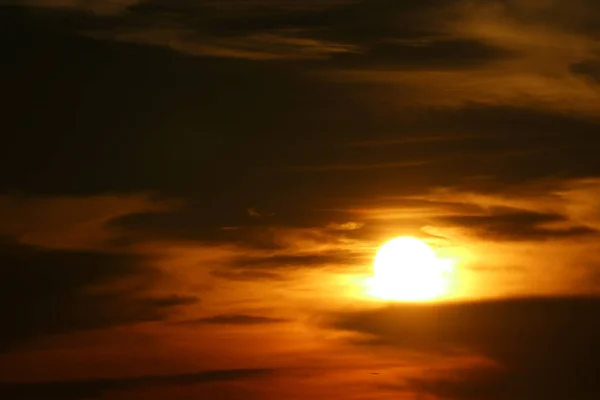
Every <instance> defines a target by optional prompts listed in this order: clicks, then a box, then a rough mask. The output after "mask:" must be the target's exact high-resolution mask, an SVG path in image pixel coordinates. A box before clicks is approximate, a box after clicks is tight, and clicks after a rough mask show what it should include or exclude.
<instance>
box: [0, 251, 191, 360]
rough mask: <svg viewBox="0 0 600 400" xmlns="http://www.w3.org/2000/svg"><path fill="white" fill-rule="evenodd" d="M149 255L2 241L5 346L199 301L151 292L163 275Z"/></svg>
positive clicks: (0, 299)
mask: <svg viewBox="0 0 600 400" xmlns="http://www.w3.org/2000/svg"><path fill="white" fill-rule="evenodd" d="M148 261H149V260H148V259H147V258H145V257H141V256H134V255H127V254H118V253H99V252H92V251H67V250H47V249H42V248H36V247H30V246H24V245H20V244H17V243H14V242H10V241H3V242H1V243H0V272H1V273H2V277H3V278H2V281H1V282H0V304H1V305H0V310H1V314H2V326H3V329H2V332H1V333H0V349H2V350H8V349H11V348H12V346H14V345H16V344H18V343H21V342H24V341H28V340H32V339H35V338H37V337H40V336H44V335H49V334H58V333H66V332H72V331H79V330H88V329H99V328H106V327H111V326H117V325H123V324H130V323H135V322H143V321H156V320H161V319H163V318H166V317H167V316H169V315H170V314H171V313H172V312H173V310H174V308H175V307H177V306H182V305H187V304H191V303H194V302H195V301H196V299H195V298H190V297H181V296H166V297H155V296H149V295H147V294H146V293H145V292H146V291H147V289H148V288H149V287H151V285H152V284H154V283H155V282H156V281H157V279H160V278H161V276H162V275H161V274H160V273H159V272H158V271H157V270H155V269H153V268H151V267H149V264H148ZM116 285H117V286H116ZM113 286H114V287H113Z"/></svg>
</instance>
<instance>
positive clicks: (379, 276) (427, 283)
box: [368, 237, 452, 301]
mask: <svg viewBox="0 0 600 400" xmlns="http://www.w3.org/2000/svg"><path fill="white" fill-rule="evenodd" d="M451 270H452V262H451V261H450V260H446V259H441V258H438V257H437V255H436V254H435V252H434V251H433V250H432V249H431V248H430V247H429V246H428V245H427V244H425V243H424V242H422V241H421V240H419V239H415V238H411V237H400V238H396V239H393V240H390V241H389V242H387V243H386V244H384V245H383V246H382V247H381V248H380V249H379V251H378V252H377V256H376V257H375V262H374V271H373V272H374V274H373V277H372V278H371V279H370V280H369V281H368V292H369V295H371V296H373V297H377V298H380V299H385V300H403V301H425V300H432V299H436V298H439V297H442V296H443V295H445V294H446V293H447V292H448V284H449V275H450V272H451Z"/></svg>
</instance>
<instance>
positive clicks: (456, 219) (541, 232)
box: [439, 207, 598, 241]
mask: <svg viewBox="0 0 600 400" xmlns="http://www.w3.org/2000/svg"><path fill="white" fill-rule="evenodd" d="M439 220H440V221H442V222H444V223H448V224H450V225H451V226H454V227H456V226H458V227H460V228H464V229H467V230H468V231H471V232H473V233H474V234H475V235H478V236H481V237H483V238H485V239H491V240H515V241H523V240H548V239H558V238H566V237H577V236H583V235H590V234H595V233H598V232H597V231H596V230H595V229H592V228H590V227H587V226H577V225H575V226H573V224H571V223H569V221H568V219H567V218H566V217H565V216H563V215H560V214H549V213H537V212H532V211H525V210H518V209H511V208H502V207H499V208H492V209H490V210H489V211H488V213H486V214H484V215H458V216H452V217H443V218H440V219H439ZM553 223H554V224H556V223H561V224H564V225H567V226H566V227H549V226H547V224H553Z"/></svg>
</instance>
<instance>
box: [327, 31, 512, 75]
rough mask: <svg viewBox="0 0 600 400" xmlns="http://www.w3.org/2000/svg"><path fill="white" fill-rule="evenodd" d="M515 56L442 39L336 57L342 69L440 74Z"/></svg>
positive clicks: (378, 45)
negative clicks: (426, 71) (443, 71)
mask: <svg viewBox="0 0 600 400" xmlns="http://www.w3.org/2000/svg"><path fill="white" fill-rule="evenodd" d="M511 56H514V54H513V53H511V52H510V51H507V50H505V49H502V48H494V47H493V46H490V45H486V44H484V43H481V42H478V41H475V40H464V39H462V40H459V39H438V40H433V39H430V40H423V42H418V41H416V42H412V43H411V42H409V43H402V42H396V43H394V41H393V39H389V40H388V42H387V43H376V44H373V45H372V46H371V47H369V49H368V50H365V51H364V52H363V53H360V54H357V53H347V54H340V55H337V56H335V59H334V63H335V66H336V67H338V68H347V69H366V68H369V69H374V70H395V71H399V70H403V69H420V70H440V69H453V68H468V67H478V66H479V67H480V66H483V65H484V64H486V63H488V62H493V61H499V60H502V59H508V58H510V57H511Z"/></svg>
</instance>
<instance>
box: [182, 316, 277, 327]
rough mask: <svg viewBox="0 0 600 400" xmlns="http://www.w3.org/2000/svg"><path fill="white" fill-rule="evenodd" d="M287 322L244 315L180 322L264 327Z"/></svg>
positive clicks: (184, 323) (185, 323) (183, 323)
mask: <svg viewBox="0 0 600 400" xmlns="http://www.w3.org/2000/svg"><path fill="white" fill-rule="evenodd" d="M283 322H287V320H286V319H283V318H273V317H263V316H256V315H245V314H222V315H214V316H212V317H206V318H199V319H194V320H187V321H180V322H179V324H182V325H265V324H267V325H268V324H280V323H283Z"/></svg>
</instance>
